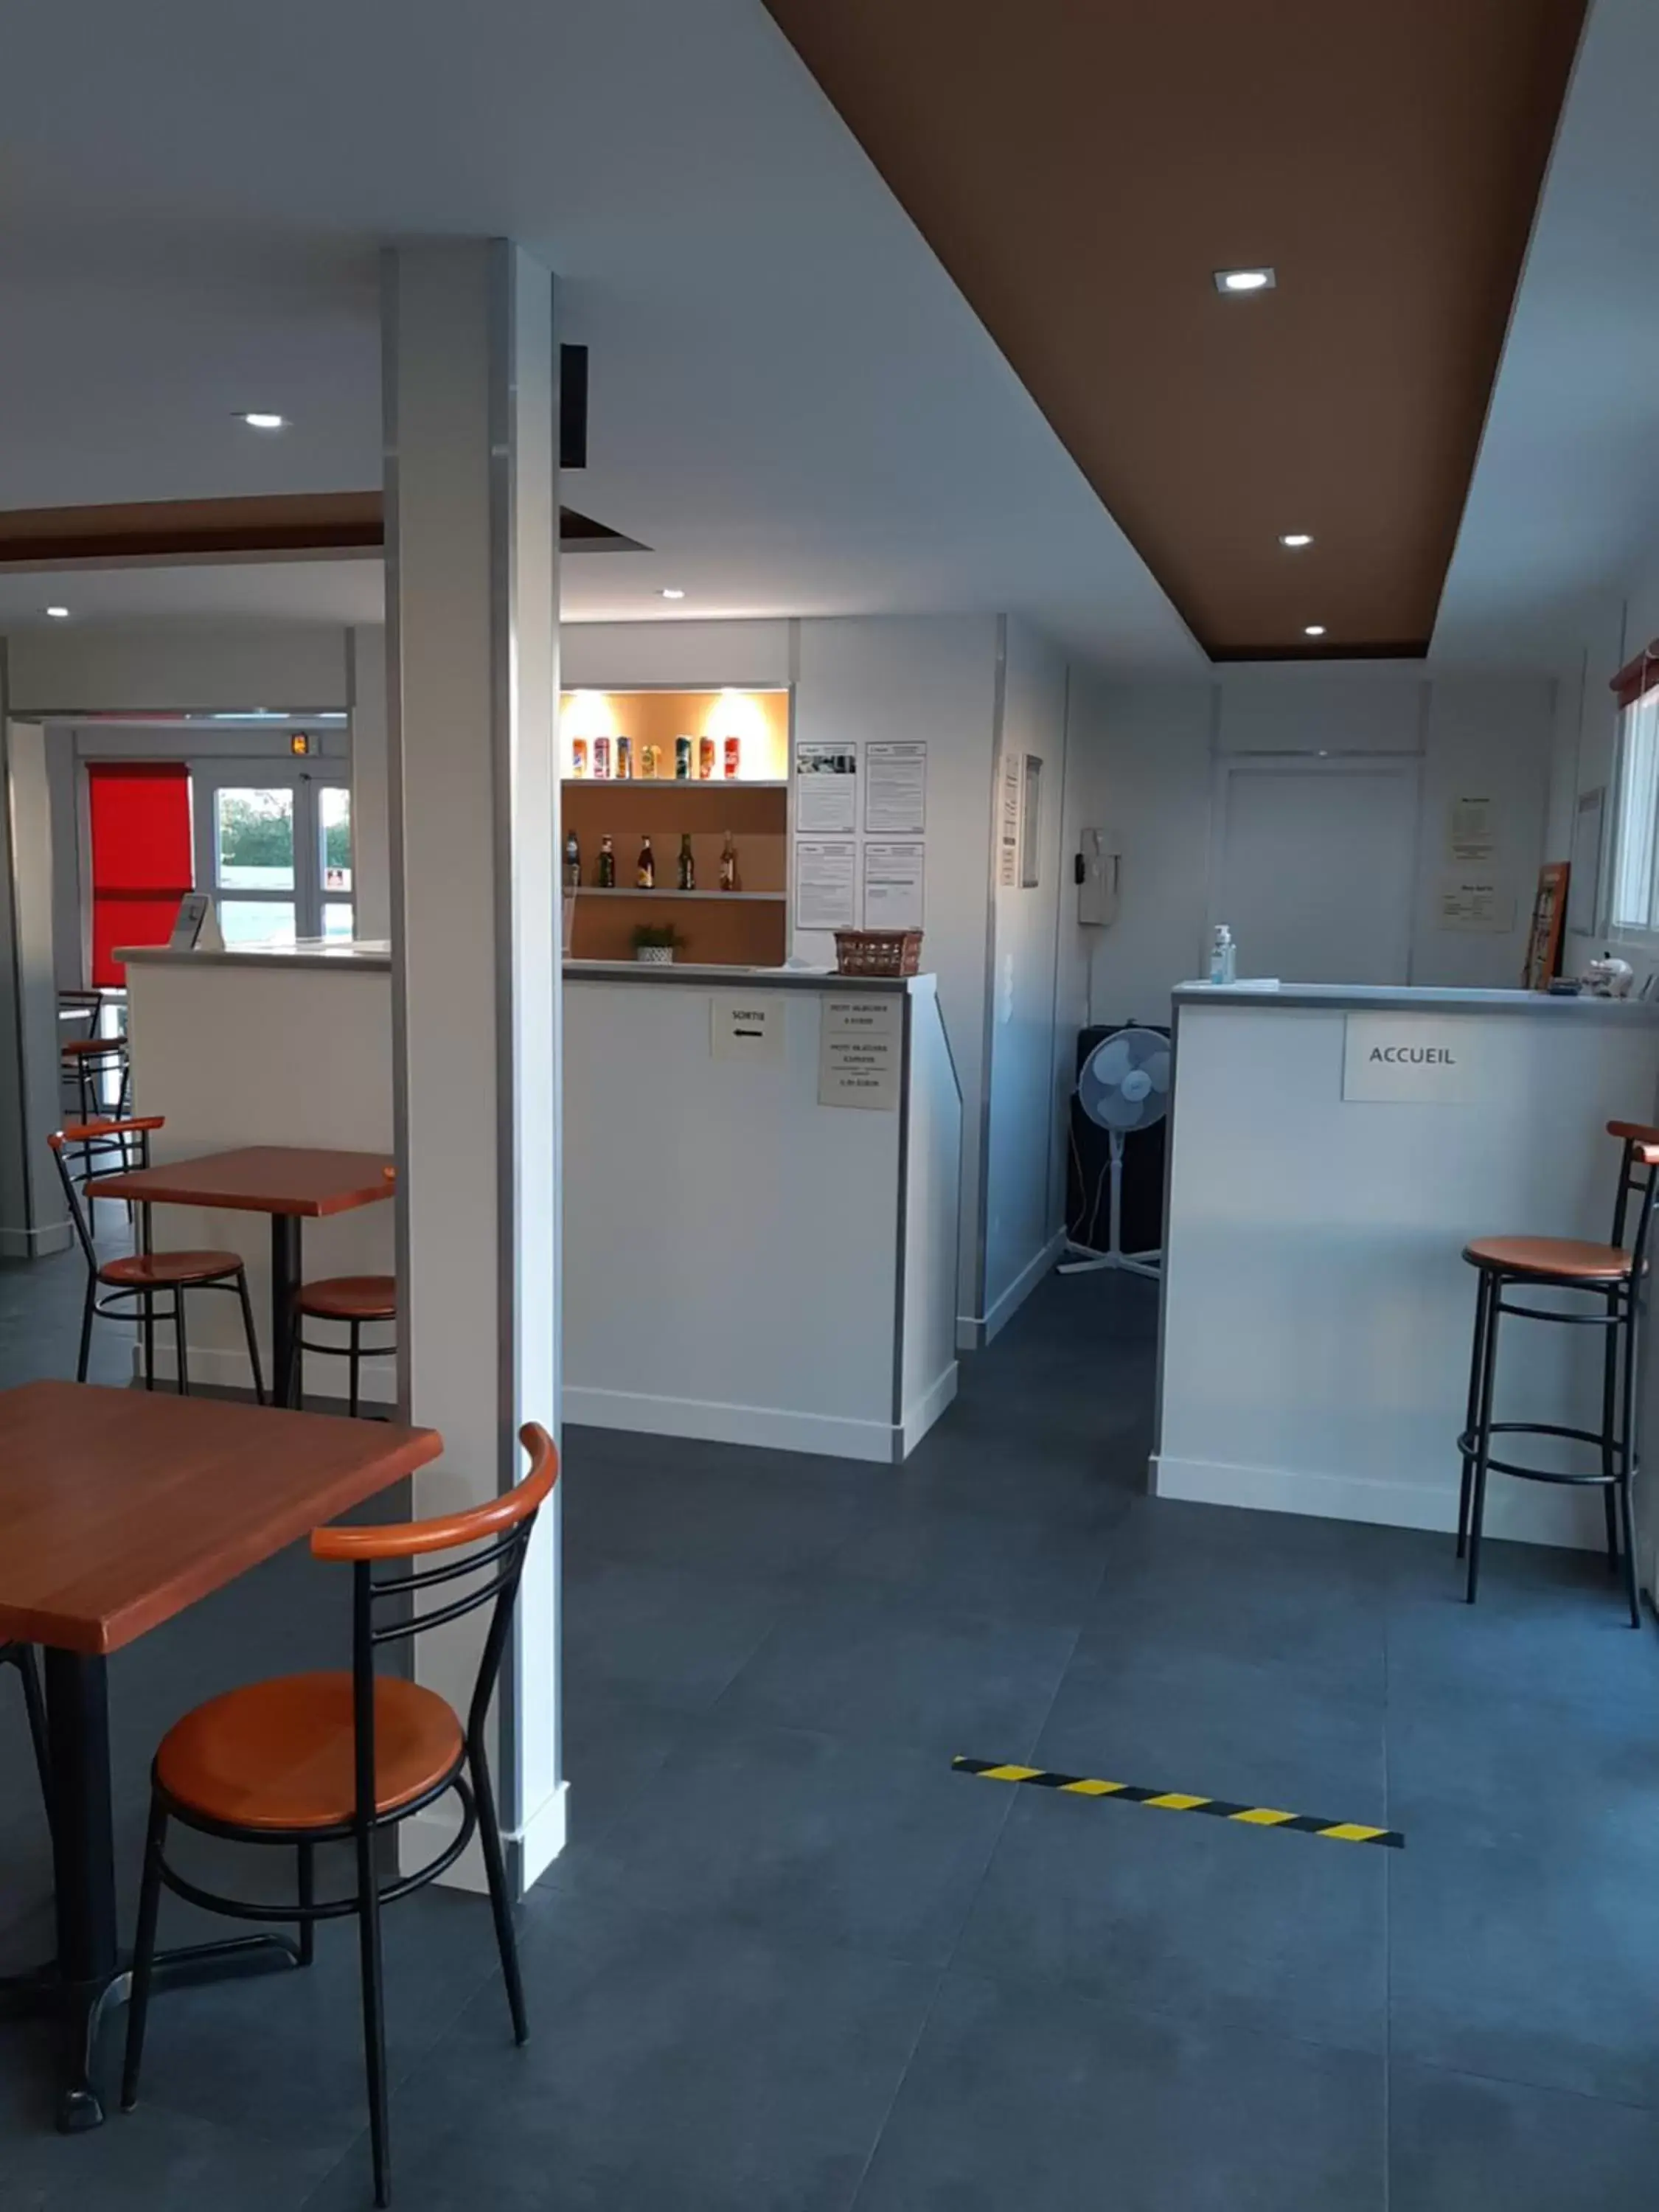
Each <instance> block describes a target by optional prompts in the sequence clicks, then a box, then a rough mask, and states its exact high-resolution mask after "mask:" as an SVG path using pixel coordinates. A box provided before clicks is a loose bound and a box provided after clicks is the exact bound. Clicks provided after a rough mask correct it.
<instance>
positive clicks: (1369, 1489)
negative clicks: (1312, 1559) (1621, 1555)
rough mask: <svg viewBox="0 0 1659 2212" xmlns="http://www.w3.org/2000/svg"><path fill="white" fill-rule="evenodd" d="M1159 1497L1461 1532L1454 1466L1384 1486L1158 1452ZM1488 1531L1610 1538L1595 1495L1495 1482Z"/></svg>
mask: <svg viewBox="0 0 1659 2212" xmlns="http://www.w3.org/2000/svg"><path fill="white" fill-rule="evenodd" d="M1151 1468H1152V1492H1153V1495H1154V1496H1155V1497H1158V1498H1190V1499H1193V1500H1194V1501H1196V1502H1198V1503H1200V1504H1206V1505H1244V1506H1251V1507H1254V1508H1255V1509H1256V1510H1259V1511H1263V1512H1268V1513H1310V1514H1312V1515H1314V1516H1316V1517H1317V1518H1319V1519H1322V1520H1326V1521H1370V1522H1377V1523H1378V1524H1380V1525H1381V1526H1383V1527H1384V1528H1434V1529H1439V1530H1442V1531H1443V1532H1445V1533H1447V1534H1455V1531H1456V1528H1457V1481H1456V1468H1455V1465H1454V1467H1453V1468H1452V1470H1451V1479H1450V1480H1449V1481H1448V1482H1447V1483H1446V1484H1445V1485H1444V1486H1436V1487H1434V1488H1432V1489H1431V1488H1430V1487H1429V1486H1427V1485H1426V1484H1425V1483H1421V1482H1383V1481H1377V1480H1373V1479H1372V1478H1371V1477H1370V1476H1366V1475H1354V1474H1313V1473H1310V1472H1308V1471H1307V1470H1305V1469H1301V1468H1277V1467H1236V1466H1230V1465H1228V1464H1227V1463H1225V1462H1223V1461H1219V1460H1196V1459H1171V1458H1170V1457H1169V1456H1168V1455H1158V1454H1154V1455H1153V1456H1152V1462H1151ZM1486 1534H1487V1535H1489V1536H1504V1537H1508V1538H1510V1540H1512V1541H1514V1542H1516V1543H1521V1544H1554V1545H1559V1546H1562V1547H1565V1548H1568V1549H1571V1550H1583V1551H1599V1550H1601V1547H1602V1546H1603V1545H1604V1544H1605V1543H1606V1541H1607V1535H1606V1524H1605V1522H1604V1521H1603V1518H1602V1507H1601V1499H1600V1498H1599V1497H1597V1496H1595V1494H1594V1493H1593V1492H1580V1491H1574V1490H1567V1489H1551V1488H1549V1487H1547V1486H1545V1485H1544V1484H1542V1483H1535V1482H1514V1481H1509V1480H1504V1479H1502V1478H1494V1479H1493V1480H1492V1485H1491V1486H1490V1487H1489V1488H1488V1490H1487V1492H1486Z"/></svg>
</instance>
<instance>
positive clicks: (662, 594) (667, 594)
mask: <svg viewBox="0 0 1659 2212" xmlns="http://www.w3.org/2000/svg"><path fill="white" fill-rule="evenodd" d="M657 597H658V598H659V599H684V597H685V593H684V592H682V591H678V590H677V589H676V588H675V586H673V585H672V584H665V585H664V586H663V587H662V589H661V591H659V592H658V594H657Z"/></svg>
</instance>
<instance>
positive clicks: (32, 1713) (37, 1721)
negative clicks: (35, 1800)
mask: <svg viewBox="0 0 1659 2212" xmlns="http://www.w3.org/2000/svg"><path fill="white" fill-rule="evenodd" d="M8 1656H9V1658H10V1659H11V1662H12V1663H13V1665H14V1666H15V1668H16V1669H17V1672H18V1674H20V1675H21V1678H22V1683H23V1711H24V1712H25V1713H26V1714H27V1716H28V1723H29V1741H30V1742H31V1743H32V1744H33V1747H34V1764H35V1766H36V1768H37V1769H38V1771H39V1772H40V1796H41V1799H42V1802H44V1803H45V1805H46V1817H47V1819H48V1820H50V1819H51V1818H52V1748H51V1746H50V1744H49V1742H48V1741H47V1738H46V1699H45V1698H44V1697H43V1696H42V1695H41V1692H40V1669H39V1668H37V1667H36V1666H35V1663H34V1654H33V1651H32V1650H30V1649H29V1647H28V1645H27V1644H15V1645H14V1647H13V1648H12V1650H11V1651H10V1653H9V1655H8Z"/></svg>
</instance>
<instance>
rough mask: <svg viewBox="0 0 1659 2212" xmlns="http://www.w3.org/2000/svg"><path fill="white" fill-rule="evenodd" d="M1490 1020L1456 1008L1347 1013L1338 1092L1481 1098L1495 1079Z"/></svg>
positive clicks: (1427, 1099)
mask: <svg viewBox="0 0 1659 2212" xmlns="http://www.w3.org/2000/svg"><path fill="white" fill-rule="evenodd" d="M1494 1026H1495V1024H1489V1023H1486V1022H1479V1021H1470V1020H1468V1019H1467V1018H1464V1017H1462V1016H1460V1015H1457V1014H1350V1015H1349V1016H1348V1018H1347V1024H1346V1029H1347V1034H1346V1040H1345V1044H1344V1050H1343V1057H1342V1096H1343V1097H1344V1098H1345V1099H1348V1100H1355V1099H1369V1100H1372V1101H1376V1102H1380V1103H1384V1104H1391V1105H1408V1104H1427V1105H1433V1104H1440V1105H1447V1106H1467V1105H1468V1104H1470V1103H1473V1102H1474V1100H1476V1099H1479V1098H1484V1097H1487V1096H1488V1095H1489V1094H1490V1092H1491V1091H1492V1087H1493V1085H1494V1083H1495V1082H1496V1081H1497V1080H1498V1066H1497V1064H1496V1061H1495V1060H1494V1058H1493V1054H1492V1028H1493V1027H1494Z"/></svg>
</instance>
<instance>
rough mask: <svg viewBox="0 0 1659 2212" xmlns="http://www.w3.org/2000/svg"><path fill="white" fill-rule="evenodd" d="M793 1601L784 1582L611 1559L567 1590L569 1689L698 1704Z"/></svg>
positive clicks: (718, 1688) (577, 1695) (714, 1693)
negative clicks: (739, 1578)
mask: <svg viewBox="0 0 1659 2212" xmlns="http://www.w3.org/2000/svg"><path fill="white" fill-rule="evenodd" d="M568 1549H569V1547H568V1546H567V1550H568ZM787 1601H788V1592H787V1590H786V1589H785V1588H784V1587H783V1586H782V1585H781V1584H779V1583H759V1582H731V1581H723V1580H719V1579H716V1578H715V1577H711V1576H708V1575H699V1574H695V1573H693V1572H691V1571H690V1570H689V1569H687V1568H684V1567H680V1566H670V1565H654V1566H650V1565H634V1564H631V1563H629V1562H625V1561H620V1560H611V1561H606V1562H605V1563H603V1564H602V1565H599V1566H598V1567H597V1568H592V1569H591V1570H586V1571H581V1572H580V1573H577V1574H574V1575H572V1576H570V1577H568V1580H567V1582H566V1584H565V1590H564V1617H563V1643H564V1679H565V1681H566V1683H567V1684H568V1686H569V1689H568V1694H569V1695H570V1696H571V1698H572V1699H573V1700H580V1699H581V1698H582V1697H584V1696H585V1695H587V1694H590V1693H592V1692H599V1693H602V1694H609V1695H611V1696H617V1695H624V1696H625V1695H629V1694H632V1695H635V1696H644V1697H647V1698H649V1699H653V1700H654V1701H656V1702H657V1703H659V1704H661V1705H671V1706H673V1707H676V1708H678V1709H679V1710H681V1711H685V1712H697V1711H702V1710H704V1709H705V1708H706V1707H708V1706H709V1705H713V1704H714V1700H715V1699H716V1698H718V1697H719V1696H720V1692H722V1691H723V1690H724V1689H726V1686H727V1685H728V1684H729V1683H730V1682H731V1681H732V1679H733V1677H734V1676H735V1675H736V1674H738V1670H739V1669H740V1668H742V1667H743V1665H744V1662H745V1661H746V1660H748V1659H750V1657H752V1656H753V1655H754V1653H755V1652H756V1651H757V1650H759V1648H760V1646H761V1645H762V1644H763V1642H764V1641H765V1639H766V1637H767V1634H768V1632H769V1630H770V1629H771V1628H772V1626H774V1624H775V1622H776V1621H777V1620H778V1618H779V1616H780V1614H781V1613H782V1612H783V1610H784V1607H785V1606H786V1604H787Z"/></svg>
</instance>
